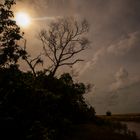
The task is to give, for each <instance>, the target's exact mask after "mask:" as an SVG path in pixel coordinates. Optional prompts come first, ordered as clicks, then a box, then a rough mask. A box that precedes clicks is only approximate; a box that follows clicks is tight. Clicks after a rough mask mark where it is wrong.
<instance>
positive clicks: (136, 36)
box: [107, 32, 140, 55]
mask: <svg viewBox="0 0 140 140" xmlns="http://www.w3.org/2000/svg"><path fill="white" fill-rule="evenodd" d="M139 45H140V32H134V33H131V34H128V36H126V37H125V38H123V39H121V40H120V41H119V42H118V43H116V44H113V45H110V46H109V47H108V49H107V51H108V52H109V53H113V54H116V55H124V54H126V53H128V52H130V51H132V50H133V49H139V47H140V46H139Z"/></svg>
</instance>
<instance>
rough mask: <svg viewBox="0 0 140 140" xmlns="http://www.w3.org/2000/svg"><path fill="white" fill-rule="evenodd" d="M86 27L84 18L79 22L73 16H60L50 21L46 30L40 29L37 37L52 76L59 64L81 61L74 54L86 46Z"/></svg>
mask: <svg viewBox="0 0 140 140" xmlns="http://www.w3.org/2000/svg"><path fill="white" fill-rule="evenodd" d="M88 29H89V25H88V23H87V21H86V20H83V21H82V22H80V23H79V22H78V21H76V20H75V19H74V18H61V19H58V20H57V21H54V22H52V23H51V24H50V26H49V29H48V30H47V29H42V30H41V31H40V33H39V39H40V40H41V42H42V44H43V50H44V54H45V56H46V57H47V58H48V59H49V60H50V63H51V65H50V67H49V68H50V71H51V74H52V76H54V75H55V73H56V71H57V69H58V68H59V67H60V66H64V65H70V66H71V65H74V64H75V63H77V62H79V61H83V60H82V59H78V58H76V56H77V54H79V53H80V52H82V51H84V50H85V49H86V48H87V46H88V43H89V41H88V39H87V38H86V33H87V32H88Z"/></svg>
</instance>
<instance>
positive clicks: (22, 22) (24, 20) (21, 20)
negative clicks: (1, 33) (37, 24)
mask: <svg viewBox="0 0 140 140" xmlns="http://www.w3.org/2000/svg"><path fill="white" fill-rule="evenodd" d="M15 20H16V23H17V24H18V25H19V26H20V27H23V28H26V27H28V26H29V25H30V24H31V18H30V16H29V15H28V14H27V13H26V12H17V13H16V14H15Z"/></svg>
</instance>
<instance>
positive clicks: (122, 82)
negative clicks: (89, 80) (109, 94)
mask: <svg viewBox="0 0 140 140" xmlns="http://www.w3.org/2000/svg"><path fill="white" fill-rule="evenodd" d="M137 82H140V77H130V76H129V74H128V71H127V70H126V69H125V68H123V67H121V68H120V69H119V71H117V72H116V74H115V82H113V83H112V84H111V85H110V90H111V91H117V90H119V89H123V88H127V87H129V86H131V85H133V84H135V83H137Z"/></svg>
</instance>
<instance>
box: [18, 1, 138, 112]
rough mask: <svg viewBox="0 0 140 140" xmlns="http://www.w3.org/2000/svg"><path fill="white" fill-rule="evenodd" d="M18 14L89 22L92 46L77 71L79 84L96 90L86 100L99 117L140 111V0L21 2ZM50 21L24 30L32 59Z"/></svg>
mask: <svg viewBox="0 0 140 140" xmlns="http://www.w3.org/2000/svg"><path fill="white" fill-rule="evenodd" d="M15 9H16V10H25V11H27V12H29V13H30V15H31V16H32V17H34V18H41V17H54V18H55V17H61V16H62V17H63V16H78V17H81V18H86V19H87V21H88V22H89V24H90V31H89V35H88V38H89V40H90V42H91V44H90V46H89V48H88V49H87V50H86V51H85V53H82V54H81V58H84V59H85V61H84V62H82V63H78V64H77V65H75V66H74V67H73V68H74V70H75V71H76V73H78V77H76V79H77V80H78V81H82V82H85V83H91V85H94V86H93V88H92V91H91V92H90V93H89V94H87V95H85V98H86V101H87V102H88V103H89V104H91V105H93V106H94V108H95V110H96V113H97V114H105V112H106V111H108V110H110V111H111V112H112V113H133V112H134V113H138V112H140V108H139V106H140V0H17V6H16V7H15ZM49 22H50V21H49V20H46V21H34V23H32V26H31V27H30V28H27V29H24V31H25V34H26V37H27V39H28V40H27V42H28V49H29V51H30V52H32V53H33V54H37V53H38V52H39V51H40V42H39V41H38V39H37V33H38V31H39V30H40V29H41V28H42V27H45V25H46V24H48V23H49ZM23 67H24V68H25V69H26V66H24V64H23Z"/></svg>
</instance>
